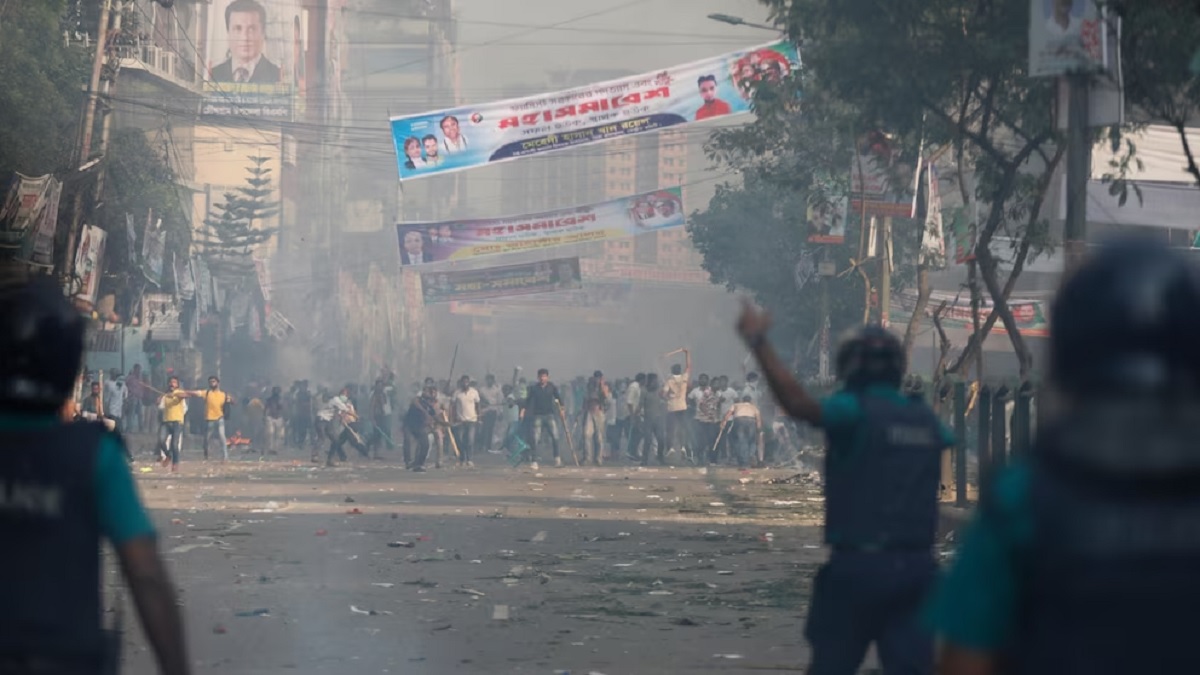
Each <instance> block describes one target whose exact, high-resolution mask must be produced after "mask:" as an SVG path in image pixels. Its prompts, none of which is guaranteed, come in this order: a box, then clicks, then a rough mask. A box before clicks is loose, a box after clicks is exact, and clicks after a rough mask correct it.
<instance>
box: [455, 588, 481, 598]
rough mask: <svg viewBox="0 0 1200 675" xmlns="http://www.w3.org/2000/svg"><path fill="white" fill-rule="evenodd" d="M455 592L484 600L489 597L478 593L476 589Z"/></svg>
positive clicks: (461, 589) (456, 590) (462, 589)
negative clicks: (483, 598)
mask: <svg viewBox="0 0 1200 675" xmlns="http://www.w3.org/2000/svg"><path fill="white" fill-rule="evenodd" d="M454 592H455V593H462V594H463V595H469V596H471V597H474V598H482V597H484V596H486V595H487V593H484V592H483V591H477V590H475V589H474V588H456V589H454Z"/></svg>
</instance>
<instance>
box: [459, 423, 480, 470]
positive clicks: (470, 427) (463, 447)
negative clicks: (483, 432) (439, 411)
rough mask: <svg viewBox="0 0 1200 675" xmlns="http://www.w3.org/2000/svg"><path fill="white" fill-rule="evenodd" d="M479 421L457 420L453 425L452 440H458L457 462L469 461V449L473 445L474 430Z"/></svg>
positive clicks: (472, 447) (477, 428) (476, 429)
mask: <svg viewBox="0 0 1200 675" xmlns="http://www.w3.org/2000/svg"><path fill="white" fill-rule="evenodd" d="M478 430H479V422H459V423H458V424H456V425H454V440H455V441H457V442H458V452H459V455H460V457H459V458H458V463H459V464H465V463H467V462H469V461H471V450H472V449H474V447H475V432H476V431H478Z"/></svg>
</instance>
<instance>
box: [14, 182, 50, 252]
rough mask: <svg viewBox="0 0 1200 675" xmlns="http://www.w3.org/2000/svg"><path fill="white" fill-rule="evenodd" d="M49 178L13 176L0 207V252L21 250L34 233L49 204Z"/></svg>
mask: <svg viewBox="0 0 1200 675" xmlns="http://www.w3.org/2000/svg"><path fill="white" fill-rule="evenodd" d="M55 182H57V181H55V180H54V177H53V176H51V175H50V174H46V175H45V176H38V177H36V178H31V177H29V176H23V175H21V174H19V173H14V174H13V176H12V178H11V179H10V180H9V182H8V187H7V189H6V190H5V192H4V203H3V204H0V248H19V247H21V246H22V244H23V243H24V241H25V239H26V236H27V235H28V234H29V233H30V232H32V231H33V227H34V226H35V225H36V224H37V223H38V221H39V219H40V218H41V216H42V214H43V212H44V211H45V210H46V207H47V205H48V202H49V198H50V195H49V192H50V187H51V184H53V183H55Z"/></svg>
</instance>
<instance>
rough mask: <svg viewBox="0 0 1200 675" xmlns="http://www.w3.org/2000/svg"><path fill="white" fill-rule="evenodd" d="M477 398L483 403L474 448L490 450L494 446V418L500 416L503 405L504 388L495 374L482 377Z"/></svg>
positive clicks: (496, 418)
mask: <svg viewBox="0 0 1200 675" xmlns="http://www.w3.org/2000/svg"><path fill="white" fill-rule="evenodd" d="M479 400H480V403H482V404H483V417H482V420H481V422H482V424H480V426H479V439H478V440H477V441H476V443H475V449H476V450H487V451H489V452H490V451H491V449H492V448H494V447H496V420H498V419H499V418H500V409H501V407H502V406H503V405H504V390H503V389H502V388H501V387H500V385H499V384H497V383H496V376H495V375H492V374H491V373H488V374H487V376H486V377H484V378H483V386H482V387H480V388H479Z"/></svg>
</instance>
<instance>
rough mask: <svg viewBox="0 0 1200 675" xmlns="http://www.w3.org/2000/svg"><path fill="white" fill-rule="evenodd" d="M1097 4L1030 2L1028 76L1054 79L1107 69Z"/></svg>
mask: <svg viewBox="0 0 1200 675" xmlns="http://www.w3.org/2000/svg"><path fill="white" fill-rule="evenodd" d="M1100 4H1101V3H1098V2H1096V0H1030V9H1029V74H1030V75H1032V76H1033V77H1054V76H1058V75H1066V74H1068V73H1072V72H1079V71H1094V70H1099V69H1102V68H1104V67H1106V66H1107V65H1108V60H1109V54H1108V49H1107V41H1106V40H1105V39H1104V26H1105V22H1104V13H1103V12H1102V11H1101V9H1100Z"/></svg>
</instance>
